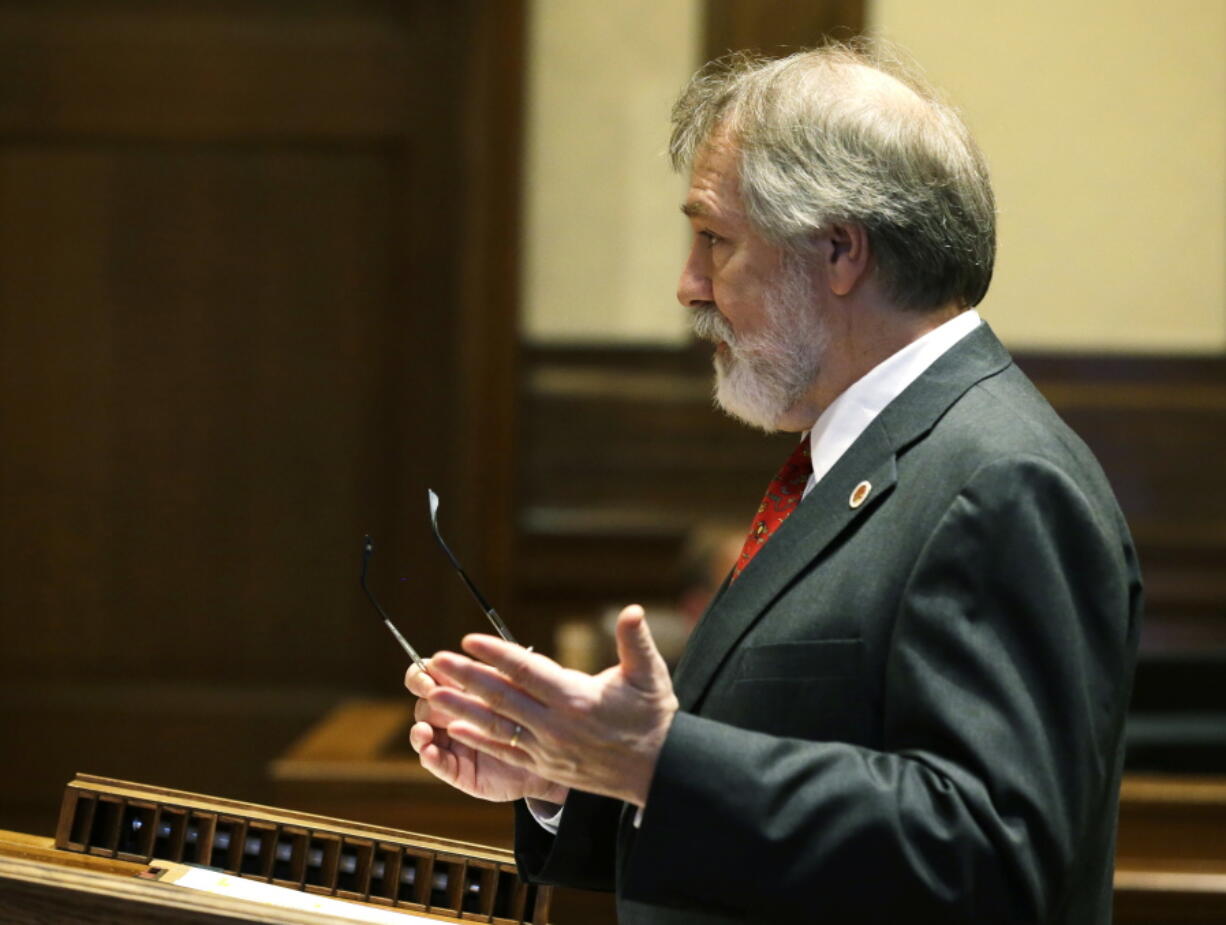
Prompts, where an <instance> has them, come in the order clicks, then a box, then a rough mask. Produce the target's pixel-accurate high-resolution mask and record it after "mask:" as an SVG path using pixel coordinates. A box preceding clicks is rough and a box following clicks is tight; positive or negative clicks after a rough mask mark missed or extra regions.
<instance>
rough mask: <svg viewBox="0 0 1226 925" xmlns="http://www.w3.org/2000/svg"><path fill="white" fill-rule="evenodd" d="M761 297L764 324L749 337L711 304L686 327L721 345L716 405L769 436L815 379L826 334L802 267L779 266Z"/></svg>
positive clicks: (696, 311) (717, 353)
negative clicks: (740, 333) (781, 269)
mask: <svg viewBox="0 0 1226 925" xmlns="http://www.w3.org/2000/svg"><path fill="white" fill-rule="evenodd" d="M789 263H792V262H790V261H789ZM763 299H764V302H765V308H766V312H765V314H766V324H765V325H764V326H763V328H762V330H760V331H757V332H755V333H753V334H752V335H748V336H744V337H739V336H738V335H737V334H736V333H735V332H734V331H733V330H732V327H731V326H730V325H729V324H728V321H727V319H726V318H724V316H723V315H721V314H720V313H719V311H718V309H716V308H715V307H714V306H713V305H712V306H708V307H705V308H701V309H696V310H695V312H694V315H693V317H692V322H691V323H692V327H693V331H694V335H695V336H696V337H699V338H701V339H703V340H708V341H713V342H723V343H724V344H725V345H726V347H727V350H726V351H724V352H716V354H715V395H714V398H715V404H716V406H718V407H719V408H721V409H723V411H724V412H725V413H726V414H728V415H730V416H731V417H734V418H736V419H737V420H739V421H741V422H743V423H745V424H747V425H749V426H750V427H755V428H757V429H759V430H762V431H764V432H766V433H774V432H775V431H776V430H778V429H779V422H780V421H781V419H782V418H783V416H784V415H785V414H786V413H787V412H788V411H790V410H791V409H792V408H794V407H795V406H796V404H797V403H798V402H799V401H800V399H801V398H802V397H803V396H804V394H805V392H806V391H808V389H809V387H810V386H811V385H812V384H813V380H814V379H816V378H817V373H818V370H819V369H820V368H821V359H822V353H823V351H824V350H825V346H826V332H825V330H824V328H823V327H822V326H821V325H820V324H819V322H818V319H817V317H816V312H815V310H814V306H813V293H812V285H811V283H810V280H809V276H808V274H807V273H806V272H805V270H804V268H803V267H802V266H798V265H794V264H793V265H789V266H785V271H784V274H783V276H782V278H781V279H780V281H779V284H778V285H777V286H776V287H773V288H772V289H770V290H769V291H767V292H766V293H765V295H764V296H763Z"/></svg>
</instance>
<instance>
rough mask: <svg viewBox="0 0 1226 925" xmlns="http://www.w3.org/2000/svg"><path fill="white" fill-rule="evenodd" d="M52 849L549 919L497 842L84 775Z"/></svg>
mask: <svg viewBox="0 0 1226 925" xmlns="http://www.w3.org/2000/svg"><path fill="white" fill-rule="evenodd" d="M56 847H57V848H60V849H63V850H66V851H75V852H79V853H86V854H95V855H100V856H103V857H114V858H119V859H121V860H126V861H137V862H149V861H151V860H154V859H158V860H163V861H172V862H180V863H184V864H198V865H203V866H207V867H214V868H218V869H220V870H224V871H226V872H227V873H230V874H233V875H237V876H240V877H247V878H250V879H252V880H260V881H263V882H265V883H273V884H276V885H278V886H284V887H290V888H292V889H298V890H305V891H307V892H309V893H319V894H324V895H328V896H337V897H340V898H342V899H352V900H358V901H361V902H369V903H376V904H380V905H387V906H397V907H400V908H404V909H408V910H412V911H419V912H431V913H437V914H442V915H449V916H452V917H455V918H460V919H466V920H471V921H476V922H493V923H497V925H546V923H547V922H548V914H549V900H550V892H551V891H550V888H549V887H540V888H538V887H536V886H534V885H531V884H527V883H524V882H523V881H522V880H520V879H519V876H518V874H517V872H516V869H515V865H514V861H513V859H512V858H511V857H510V855H508V854H506V853H505V852H499V851H498V850H497V849H493V848H481V847H479V846H475V845H465V844H464V843H462V842H447V841H445V840H442V839H429V838H425V837H421V836H416V835H414V834H413V833H409V832H398V831H396V830H393V829H382V828H378V827H375V826H365V825H363V824H361V823H356V822H344V821H342V820H335V819H326V818H324V817H320V816H309V815H307V814H303V813H295V812H292V811H288V810H277V809H271V808H268V807H260V806H255V805H253V804H243V803H238V802H234V801H228V800H220V799H216V798H212V797H207V796H202V795H199V794H190V793H184V792H181V791H171V790H164V789H161V788H153V787H148V786H145V785H142V784H133V783H129V782H126V781H113V780H109V779H107V778H98V777H92V776H89V775H78V776H77V778H76V779H75V780H74V781H72V782H71V783H70V784H69V785H68V789H67V790H66V791H65V793H64V800H63V803H62V805H61V808H60V821H59V828H58V830H57V835H56ZM465 849H472V851H471V853H470V852H469V851H467V850H465Z"/></svg>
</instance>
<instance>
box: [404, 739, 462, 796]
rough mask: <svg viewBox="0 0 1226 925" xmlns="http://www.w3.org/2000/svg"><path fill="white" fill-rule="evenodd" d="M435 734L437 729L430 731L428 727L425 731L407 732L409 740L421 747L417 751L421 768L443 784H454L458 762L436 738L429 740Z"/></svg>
mask: <svg viewBox="0 0 1226 925" xmlns="http://www.w3.org/2000/svg"><path fill="white" fill-rule="evenodd" d="M437 732H438V730H437V729H436V730H430V727H428V726H427V727H426V730H425V731H420V730H418V729H417V727H414V728H413V729H412V730H410V732H409V739H410V741H413V742H420V743H421V747H420V748H418V749H417V753H418V755H419V756H420V757H421V766H422V767H423V768H425V769H426V770H427V771H429V772H430V773H431V774H433V775H434V776H435V777H437V778H438V779H439V780H441V781H443V782H444V783H448V784H454V783H455V782H456V780H457V779H458V778H459V774H460V760H459V758H457V757H456V756H455V754H454V753H453V752H452V751H451V749H450V748H449V747H443V746H441V745H440V744H439V742H438V741H437V737H435V738H431V734H432V733H435V734H436V733H437Z"/></svg>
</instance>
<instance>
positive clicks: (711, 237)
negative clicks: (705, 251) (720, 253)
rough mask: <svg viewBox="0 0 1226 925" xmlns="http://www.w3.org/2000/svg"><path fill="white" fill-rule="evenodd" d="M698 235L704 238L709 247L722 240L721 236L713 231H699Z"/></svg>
mask: <svg viewBox="0 0 1226 925" xmlns="http://www.w3.org/2000/svg"><path fill="white" fill-rule="evenodd" d="M698 237H700V238H702V239H703V240H704V241H705V242H706V243H707V247H714V246H715V245H716V244H718V243H719V242H720V241H721V240H722V239H721V238H720V236H719V235H717V234H716V233H715V232H713V231H700V232H698Z"/></svg>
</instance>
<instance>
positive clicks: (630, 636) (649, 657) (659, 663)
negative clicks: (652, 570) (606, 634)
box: [615, 604, 668, 691]
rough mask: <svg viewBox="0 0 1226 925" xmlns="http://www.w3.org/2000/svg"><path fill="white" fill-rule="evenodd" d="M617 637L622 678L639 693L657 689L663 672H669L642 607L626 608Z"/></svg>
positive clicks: (618, 623) (616, 633)
mask: <svg viewBox="0 0 1226 925" xmlns="http://www.w3.org/2000/svg"><path fill="white" fill-rule="evenodd" d="M615 635H616V636H617V660H618V662H620V663H621V668H622V676H623V677H624V678H625V679H626V681H627V682H629V683H630V684H632V685H633V686H634V687H637V688H638V689H639V690H648V691H650V690H655V688H656V687H657V685H658V680H659V677H660V672H661V670H663V671H664V672H665V673H667V670H668V669H667V667H666V666H665V664H664V658H663V656H661V655H660V650H659V649H657V648H656V641H655V640H654V639H652V637H651V629H650V627H648V626H647V615H646V614H645V613H644V612H643V608H642V607H640V606H639V605H638V604H631V605H630V606H629V607H626V608H624V609H623V610H622V612H621V613H620V614H618V616H617V628H616V630H615Z"/></svg>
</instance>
